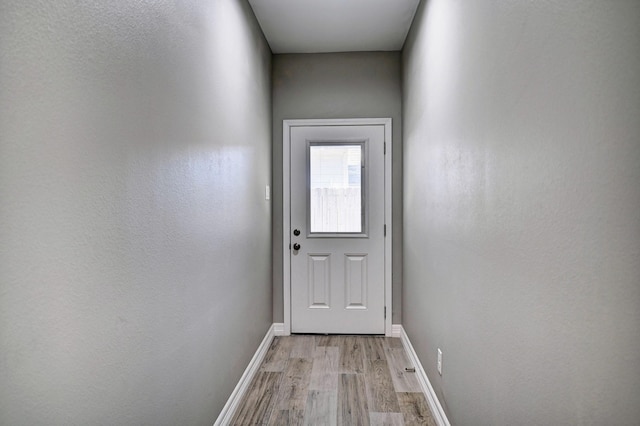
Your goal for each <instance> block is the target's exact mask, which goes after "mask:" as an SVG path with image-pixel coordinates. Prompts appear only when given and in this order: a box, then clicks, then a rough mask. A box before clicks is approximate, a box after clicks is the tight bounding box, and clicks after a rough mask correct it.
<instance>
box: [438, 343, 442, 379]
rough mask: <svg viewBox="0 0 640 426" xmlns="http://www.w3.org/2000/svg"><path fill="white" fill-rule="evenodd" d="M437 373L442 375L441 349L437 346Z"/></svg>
mask: <svg viewBox="0 0 640 426" xmlns="http://www.w3.org/2000/svg"><path fill="white" fill-rule="evenodd" d="M438 373H439V374H440V375H441V376H442V351H441V350H440V348H438Z"/></svg>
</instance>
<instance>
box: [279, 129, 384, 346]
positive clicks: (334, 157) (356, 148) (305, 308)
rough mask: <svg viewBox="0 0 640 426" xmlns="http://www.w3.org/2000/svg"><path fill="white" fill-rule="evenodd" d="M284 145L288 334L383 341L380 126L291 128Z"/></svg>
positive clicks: (382, 130)
mask: <svg viewBox="0 0 640 426" xmlns="http://www.w3.org/2000/svg"><path fill="white" fill-rule="evenodd" d="M290 144H291V146H290V153H291V156H290V169H289V170H290V173H291V175H290V200H291V211H290V215H291V216H290V218H291V221H290V223H291V229H290V242H291V251H290V256H291V262H290V265H291V331H292V332H294V333H343V334H347V333H363V334H383V333H384V305H385V303H384V276H385V270H384V264H385V262H384V260H385V259H384V200H385V197H384V126H382V125H368V126H300V127H293V128H292V129H291V139H290ZM294 231H299V232H294ZM296 234H298V235H296Z"/></svg>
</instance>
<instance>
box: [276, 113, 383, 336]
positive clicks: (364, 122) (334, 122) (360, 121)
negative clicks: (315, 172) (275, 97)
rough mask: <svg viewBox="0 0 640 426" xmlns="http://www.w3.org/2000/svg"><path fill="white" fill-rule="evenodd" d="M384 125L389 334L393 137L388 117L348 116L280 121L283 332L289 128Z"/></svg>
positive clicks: (287, 299)
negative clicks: (343, 117)
mask: <svg viewBox="0 0 640 426" xmlns="http://www.w3.org/2000/svg"><path fill="white" fill-rule="evenodd" d="M375 125H378V126H384V141H385V144H386V145H385V156H384V222H385V226H386V236H385V238H384V305H385V312H386V318H385V320H384V334H385V335H386V336H391V335H392V332H391V317H392V306H393V304H392V300H391V297H392V293H393V292H392V283H391V277H392V271H391V268H392V261H391V246H392V241H393V226H392V220H391V219H392V209H391V207H392V206H391V200H392V199H393V198H392V188H391V164H392V162H391V160H392V158H391V157H392V155H391V153H392V152H393V150H392V147H393V145H392V138H391V118H347V119H308V120H283V121H282V263H283V271H282V293H283V299H284V300H283V302H284V330H283V331H284V335H286V336H288V335H290V334H291V249H290V248H289V244H290V243H291V200H290V195H291V193H290V182H291V171H290V167H289V166H290V164H289V163H290V159H291V150H290V148H291V128H292V127H301V126H375Z"/></svg>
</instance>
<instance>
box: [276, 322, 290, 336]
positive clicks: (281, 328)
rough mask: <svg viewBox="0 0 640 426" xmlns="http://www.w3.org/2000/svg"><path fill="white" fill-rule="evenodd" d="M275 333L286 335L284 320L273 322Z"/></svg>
mask: <svg viewBox="0 0 640 426" xmlns="http://www.w3.org/2000/svg"><path fill="white" fill-rule="evenodd" d="M273 334H274V335H276V336H286V335H287V334H286V333H285V332H284V323H283V322H274V323H273Z"/></svg>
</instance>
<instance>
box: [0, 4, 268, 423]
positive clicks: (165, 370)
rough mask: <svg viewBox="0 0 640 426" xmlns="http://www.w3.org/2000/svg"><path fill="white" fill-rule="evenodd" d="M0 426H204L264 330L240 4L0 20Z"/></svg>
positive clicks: (259, 71)
mask: <svg viewBox="0 0 640 426" xmlns="http://www.w3.org/2000/svg"><path fill="white" fill-rule="evenodd" d="M0 58H1V59H0V353H1V354H2V355H1V361H0V383H1V385H0V424H2V425H40V424H42V425H97V424H112V425H134V424H147V425H207V426H210V425H211V424H213V422H214V421H215V419H216V417H217V416H218V413H219V412H220V410H221V409H222V407H223V405H224V403H225V402H226V400H227V398H228V397H229V395H230V393H231V391H232V390H233V388H234V386H235V385H236V383H237V382H238V380H239V378H240V376H241V374H242V373H243V371H244V369H245V367H246V366H247V364H248V362H249V360H250V359H251V357H252V355H253V353H254V352H255V350H256V348H257V347H258V345H259V344H260V342H261V340H262V338H263V337H264V335H265V332H266V331H267V329H268V327H269V326H270V324H271V323H272V315H271V311H272V303H271V257H270V251H271V240H270V237H271V235H270V234H271V207H270V205H269V202H268V201H265V199H264V188H265V184H268V183H269V182H270V178H271V163H270V160H271V95H270V91H271V80H270V67H271V65H270V61H271V52H270V50H269V48H268V46H267V44H266V42H265V40H264V38H263V36H262V33H261V32H260V29H259V27H258V25H257V23H256V22H255V19H254V17H253V14H252V12H251V9H250V8H249V6H248V4H247V3H246V2H240V1H236V0H214V1H207V2H204V1H199V0H187V1H181V2H171V1H169V2H166V1H156V0H152V1H145V2H131V1H128V0H114V1H108V2H102V1H89V2H86V1H85V2H77V1H71V0H56V1H54V2H43V1H35V2H30V1H27V2H25V1H21V0H5V1H2V2H0Z"/></svg>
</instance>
